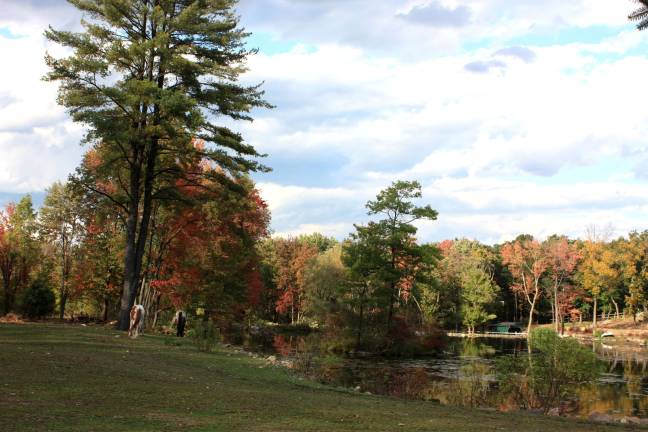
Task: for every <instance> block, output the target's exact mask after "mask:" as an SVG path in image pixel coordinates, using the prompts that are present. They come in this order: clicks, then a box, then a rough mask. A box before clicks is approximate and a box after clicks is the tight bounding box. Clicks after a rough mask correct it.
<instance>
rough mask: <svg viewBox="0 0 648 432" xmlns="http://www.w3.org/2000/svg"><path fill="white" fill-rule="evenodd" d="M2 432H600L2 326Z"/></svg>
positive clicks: (139, 346) (224, 353) (226, 356)
mask: <svg viewBox="0 0 648 432" xmlns="http://www.w3.org/2000/svg"><path fill="white" fill-rule="evenodd" d="M0 430H1V431H3V432H12V431H20V432H23V431H25V432H26V431H39V432H41V431H65V432H71V431H84V432H85V431H123V432H128V431H138V432H139V431H177V430H182V431H453V432H458V431H479V432H487V431H534V432H540V431H552V432H554V431H558V430H565V431H571V432H577V431H588V432H592V431H604V430H628V429H624V428H622V427H621V426H609V425H593V424H588V423H584V422H578V421H575V420H564V419H556V418H549V417H542V416H539V415H533V414H527V413H515V414H500V413H496V412H491V411H483V410H468V409H459V408H448V407H442V406H437V405H434V404H432V403H426V402H412V401H403V400H397V399H392V398H387V397H379V396H368V395H361V394H355V393H352V392H349V391H345V390H340V389H335V388H330V387H326V386H322V385H318V384H315V383H312V382H308V381H304V380H300V379H298V378H296V377H293V376H291V375H290V374H289V373H287V372H286V371H284V370H282V369H281V368H278V367H274V366H268V365H267V364H266V363H265V361H263V360H260V359H255V358H251V357H249V356H247V355H244V354H239V353H236V352H233V351H228V350H227V349H225V348H222V349H217V350H216V352H214V353H211V354H205V353H200V352H197V351H196V350H195V349H194V348H193V346H191V344H190V343H189V341H183V345H181V346H172V345H168V344H165V339H164V338H163V337H158V336H144V337H140V338H139V339H137V340H130V339H128V338H127V337H125V335H124V334H123V333H119V332H116V331H112V330H108V329H104V328H100V327H79V326H67V325H45V324H26V325H0Z"/></svg>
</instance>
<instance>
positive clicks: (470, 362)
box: [233, 333, 648, 418]
mask: <svg viewBox="0 0 648 432" xmlns="http://www.w3.org/2000/svg"><path fill="white" fill-rule="evenodd" d="M323 337H325V336H322V335H321V334H319V333H313V334H310V335H306V336H304V335H287V334H256V335H249V334H248V335H245V336H238V337H237V338H236V340H234V341H233V342H235V343H237V344H240V345H243V346H244V348H245V349H248V350H250V351H255V352H261V353H264V354H266V355H277V356H281V357H285V358H288V359H290V360H291V365H292V366H293V368H294V369H296V370H298V371H299V373H301V374H303V375H306V376H308V377H309V378H312V379H315V380H319V381H320V382H324V383H328V384H333V385H337V386H344V387H349V388H355V389H358V390H359V391H363V392H370V393H372V394H383V395H390V396H395V397H399V398H404V399H423V400H429V401H434V402H437V403H441V404H448V405H457V406H469V407H493V408H498V409H501V410H513V409H525V408H526V409H536V408H541V409H542V410H543V411H549V409H550V408H551V409H553V410H555V411H556V413H560V414H563V415H577V416H585V417H586V416H589V415H590V414H592V413H601V414H608V415H612V416H617V417H622V416H636V417H641V418H648V351H646V350H644V351H641V350H637V351H635V352H633V351H621V350H617V349H614V347H610V346H603V345H600V344H599V345H595V346H594V347H593V349H594V351H595V352H596V355H597V357H598V359H599V360H600V362H601V364H602V365H603V368H602V370H601V371H600V374H598V376H597V377H596V378H595V380H594V382H592V383H589V384H578V385H572V384H570V386H569V387H568V388H567V389H566V390H565V389H562V390H560V392H559V395H558V396H559V397H558V398H557V399H556V400H553V399H551V401H550V403H548V402H546V401H545V402H542V401H539V400H533V398H531V397H530V396H529V395H531V394H533V393H531V392H529V393H528V394H527V395H526V396H525V397H522V396H521V395H520V394H519V393H520V392H522V391H525V390H528V387H529V386H530V385H531V384H530V382H531V381H530V380H529V379H528V377H523V379H522V380H520V381H517V382H514V383H515V385H516V386H517V387H515V389H516V390H517V392H518V393H517V394H516V393H515V392H511V388H508V387H507V383H506V382H504V381H503V380H502V370H501V369H502V359H504V358H506V357H510V358H517V359H518V361H520V362H528V356H529V353H528V349H527V344H526V341H525V340H511V339H451V340H450V342H449V344H448V346H447V347H446V349H445V350H444V351H443V352H442V353H441V354H438V355H436V356H434V357H427V358H413V359H398V360H394V359H382V358H355V359H349V358H342V357H338V356H335V355H333V354H331V353H328V352H326V351H325V350H324V349H323V348H322V347H323V346H326V343H325V342H326V341H325V340H323V339H322V338H323ZM525 365H526V363H525ZM531 366H532V367H534V365H531ZM525 367H526V366H525ZM516 370H519V368H518V369H516ZM554 373H555V371H554ZM536 379H542V378H541V377H536ZM508 384H511V383H508ZM525 386H526V387H525ZM536 395H537V392H536ZM543 408H544V409H543Z"/></svg>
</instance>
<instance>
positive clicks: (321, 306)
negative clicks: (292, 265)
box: [304, 244, 349, 323]
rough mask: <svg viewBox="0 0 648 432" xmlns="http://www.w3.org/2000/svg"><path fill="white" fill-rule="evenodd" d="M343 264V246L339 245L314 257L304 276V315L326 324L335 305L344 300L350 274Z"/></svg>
mask: <svg viewBox="0 0 648 432" xmlns="http://www.w3.org/2000/svg"><path fill="white" fill-rule="evenodd" d="M348 273H349V272H348V269H347V268H346V267H345V266H344V264H343V262H342V246H341V245H339V244H337V245H335V246H333V247H332V248H330V249H328V250H326V251H325V252H323V253H320V254H319V255H317V256H316V257H314V258H313V259H312V260H311V261H310V262H309V263H308V264H307V266H306V269H305V276H304V292H305V302H304V314H305V315H306V316H308V317H309V318H311V319H313V320H315V321H316V322H318V323H324V322H325V321H326V318H327V316H328V314H329V313H330V312H331V310H332V309H333V307H334V305H336V304H337V303H339V302H340V301H341V300H342V296H343V293H344V291H345V289H346V287H347V284H348V280H349V274H348Z"/></svg>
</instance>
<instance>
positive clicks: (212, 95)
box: [45, 0, 269, 329]
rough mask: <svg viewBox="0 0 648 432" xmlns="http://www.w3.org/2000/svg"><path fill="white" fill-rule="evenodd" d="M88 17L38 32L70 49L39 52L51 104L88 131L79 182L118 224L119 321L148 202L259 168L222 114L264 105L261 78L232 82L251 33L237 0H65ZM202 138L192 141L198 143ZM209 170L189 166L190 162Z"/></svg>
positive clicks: (131, 293)
mask: <svg viewBox="0 0 648 432" xmlns="http://www.w3.org/2000/svg"><path fill="white" fill-rule="evenodd" d="M69 2H70V3H72V4H73V5H74V6H75V7H76V8H77V9H79V10H80V11H81V12H83V14H84V20H83V22H82V24H83V27H84V31H83V32H80V33H75V32H70V31H59V30H55V29H52V28H50V29H49V30H48V31H46V33H45V34H46V36H47V38H48V39H49V40H50V41H53V42H56V43H58V44H60V45H62V46H64V47H66V48H68V49H70V50H71V51H72V55H70V56H69V57H66V58H58V59H57V58H53V57H51V56H49V55H47V57H46V61H47V64H48V65H49V67H50V69H51V71H50V72H49V74H48V75H47V77H46V79H48V80H51V81H59V82H60V93H59V101H60V103H61V104H62V105H64V106H65V107H67V108H68V110H69V112H70V113H71V115H72V117H73V119H74V120H75V121H77V122H81V123H83V124H85V125H86V126H87V128H88V133H87V137H86V140H87V142H88V143H90V144H91V145H92V146H93V150H94V151H95V164H94V165H93V166H92V172H88V171H87V169H86V168H84V169H82V170H80V172H79V175H78V178H77V181H79V182H80V183H82V184H83V185H84V186H85V187H86V188H88V189H90V190H92V191H94V192H95V193H96V194H99V195H101V196H103V197H104V198H105V199H107V200H109V201H111V202H112V203H113V204H114V205H115V206H116V207H117V208H119V210H120V212H121V213H122V215H123V218H124V221H125V231H126V249H125V253H124V256H125V258H124V284H123V292H122V299H121V312H120V322H119V327H120V328H121V329H126V328H127V327H128V314H129V310H130V308H131V307H132V305H133V304H134V301H135V297H136V294H137V290H138V287H139V283H140V275H141V272H142V261H143V255H144V251H145V247H146V242H147V237H148V235H149V224H150V220H151V211H152V208H153V202H154V201H155V200H156V199H176V198H182V197H179V196H178V195H180V194H181V190H180V189H179V188H178V186H179V185H185V186H186V185H188V184H189V185H194V186H195V188H197V189H200V188H204V187H207V186H205V185H207V184H209V183H208V182H205V181H204V177H205V176H208V177H209V180H211V181H212V182H213V183H224V184H228V185H230V186H233V185H235V182H232V179H233V178H236V177H237V176H238V175H240V173H246V172H250V171H257V170H265V169H266V168H265V167H264V166H262V165H260V164H259V163H258V162H256V161H255V158H256V157H258V156H260V155H259V154H258V153H257V152H256V150H255V149H254V148H253V147H252V146H250V145H248V144H246V143H245V142H244V141H243V138H242V137H241V136H240V135H239V134H237V133H235V132H233V131H232V130H230V129H228V128H227V127H225V126H223V125H222V124H219V123H217V121H218V120H219V118H222V117H229V118H231V119H234V120H251V117H250V111H251V110H252V109H253V108H255V107H269V105H268V104H267V102H265V101H264V100H263V93H262V92H261V91H260V89H259V87H258V86H251V87H250V86H244V85H241V84H240V83H239V81H238V79H239V76H240V74H241V73H243V72H245V70H246V69H245V60H246V58H247V57H248V56H249V55H250V54H252V53H253V51H250V50H248V49H246V48H245V46H244V39H245V37H246V36H247V33H245V32H244V30H243V29H241V28H240V27H239V26H238V19H237V17H236V15H235V13H234V7H235V5H236V1H235V0H69ZM197 139H198V140H201V141H204V142H205V143H206V145H204V146H203V145H195V140H197ZM196 160H201V161H206V162H207V163H209V164H210V165H212V166H214V165H215V166H218V167H219V169H217V170H213V169H212V170H192V169H191V168H190V167H193V166H196V165H195V161H196Z"/></svg>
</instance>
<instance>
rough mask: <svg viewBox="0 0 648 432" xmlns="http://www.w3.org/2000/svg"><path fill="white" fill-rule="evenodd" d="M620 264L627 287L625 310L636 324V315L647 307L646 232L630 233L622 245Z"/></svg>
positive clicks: (647, 234)
mask: <svg viewBox="0 0 648 432" xmlns="http://www.w3.org/2000/svg"><path fill="white" fill-rule="evenodd" d="M622 263H623V264H622V269H623V270H622V273H623V279H624V281H625V282H624V283H625V285H626V286H627V291H626V294H625V305H626V310H627V311H628V312H629V313H630V314H631V315H632V317H633V320H634V321H635V323H636V319H637V313H638V312H640V311H641V310H645V309H646V307H647V306H648V231H644V232H641V233H637V232H631V233H630V236H629V238H628V241H627V242H625V244H624V248H623V253H622Z"/></svg>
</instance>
